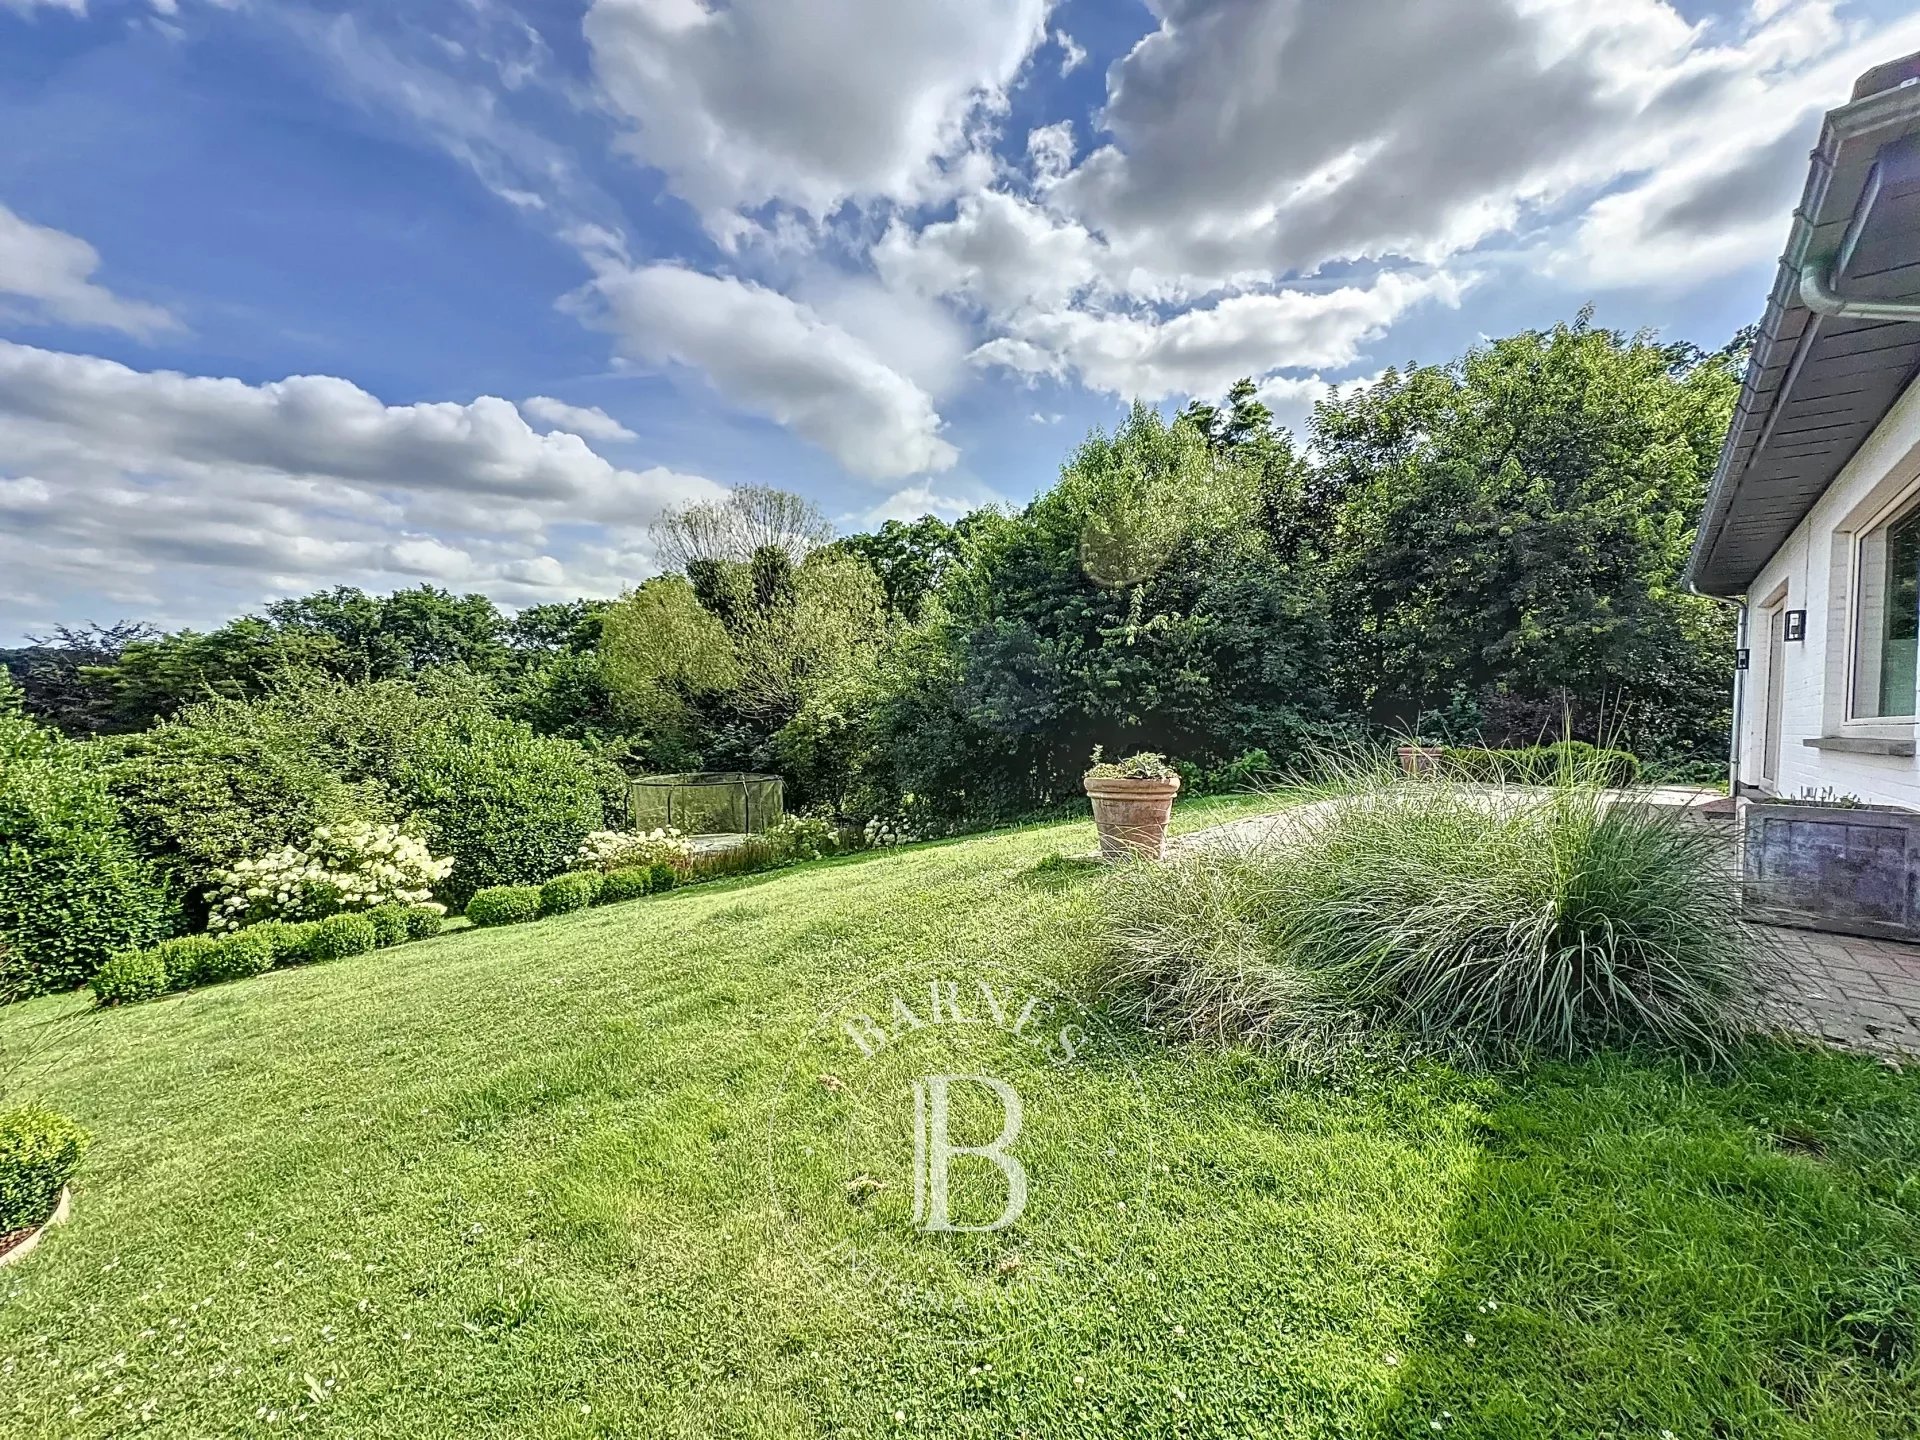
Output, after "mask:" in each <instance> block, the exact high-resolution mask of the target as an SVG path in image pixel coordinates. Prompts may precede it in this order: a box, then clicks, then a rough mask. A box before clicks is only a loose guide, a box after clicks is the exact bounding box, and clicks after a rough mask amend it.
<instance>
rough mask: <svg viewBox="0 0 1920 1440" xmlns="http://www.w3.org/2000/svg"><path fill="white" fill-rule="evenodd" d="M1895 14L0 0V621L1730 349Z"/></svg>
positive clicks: (617, 549)
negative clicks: (1122, 426) (1593, 319)
mask: <svg viewBox="0 0 1920 1440" xmlns="http://www.w3.org/2000/svg"><path fill="white" fill-rule="evenodd" d="M1907 8H1908V7H1904V6H1902V5H1898V4H1885V3H1857V4H1846V3H1829V0H1755V3H1750V4H1741V5H1729V6H1710V5H1705V4H1693V3H1689V4H1683V5H1680V6H1678V7H1677V8H1676V7H1675V6H1673V5H1669V4H1665V3H1659V0H1609V3H1607V4H1606V5H1594V4H1592V3H1589V0H1579V3H1575V0H1423V3H1422V4H1420V5H1419V6H1417V7H1410V6H1408V5H1407V4H1406V3H1404V0H1342V3H1339V4H1332V3H1327V0H1161V3H1158V4H1156V5H1155V6H1153V7H1148V6H1145V5H1130V4H1114V3H1095V0H1067V3H1063V4H1054V5H1048V4H1046V3H1044V0H974V3H970V4H968V5H964V6H956V5H952V4H919V3H908V0H809V4H807V5H805V6H796V5H793V4H791V3H789V0H732V3H730V4H721V3H718V0H710V3H703V0H593V3H591V4H586V3H583V0H574V3H558V0H552V3H526V4H513V3H508V0H420V3H409V4H407V5H405V6H377V7H375V6H364V7H362V6H353V5H344V4H338V3H333V4H324V3H316V4H301V3H294V0H287V3H266V0H224V3H216V0H0V134H5V135H7V136H9V137H11V139H12V141H13V142H14V143H10V144H8V145H6V146H5V147H4V148H0V643H8V642H11V641H12V640H13V639H15V638H16V637H17V636H19V635H21V634H25V633H28V632H33V631H36V630H41V629H44V628H46V627H47V626H49V625H51V624H52V623H54V622H56V621H79V620H83V619H95V620H101V621H106V620H112V619H117V618H121V617H138V618H146V619H151V620H155V621H158V622H160V623H163V624H167V625H180V624H195V625H206V624H209V623H213V622H217V621H218V620H220V619H221V618H224V617H225V616H227V615H229V614H232V613H235V612H237V611H239V610H242V609H245V608H249V607H252V606H255V605H257V604H258V603H259V602H261V601H262V600H265V599H268V598H271V597H272V596H274V595H277V594H285V593H297V592H300V591H304V590H308V589H313V588H316V587H318V586H320V585H323V584H332V583H336V582H341V583H353V584H361V585H365V586H368V587H369V588H378V589H385V588H391V587H393V586H397V585H405V584H417V583H420V582H422V581H427V582H430V583H435V584H442V585H446V586H448V587H449V588H452V589H455V590H465V589H479V590H483V591H485V592H487V593H489V594H492V595H493V596H495V598H497V599H499V600H500V601H502V602H503V603H505V604H509V605H521V604H527V603H532V602H535V601H540V600H547V599H557V598H566V597H570V596H573V595H578V594H617V593H618V592H619V590H620V589H621V588H622V587H624V586H626V585H631V584H633V583H635V582H636V581H638V580H640V579H642V578H644V576H645V575H646V574H647V573H649V571H650V569H651V566H652V562H651V558H650V551H649V544H648V537H647V527H648V525H649V523H650V522H651V521H652V520H653V519H654V518H655V517H656V516H657V515H658V514H659V512H660V509H661V508H662V507H663V506H665V505H670V504H676V503H684V502H686V501H689V500H697V499H700V498H704V497H707V496H710V495H712V494H715V493H717V491H718V488H719V487H724V486H726V485H730V484H739V483H744V482H753V483H767V484H775V485H781V486H785V487H788V488H792V489H796V490H800V491H802V492H804V493H806V494H808V495H810V496H813V497H814V498H816V499H817V500H818V501H819V502H820V503H821V505H822V506H823V508H824V509H825V510H826V511H827V512H828V513H829V514H830V515H832V516H833V517H834V518H835V519H836V520H837V521H838V522H839V523H841V524H842V525H843V526H845V527H848V528H855V527H859V526H863V525H868V524H872V523H876V522H877V521H878V520H879V519H880V518H883V517H885V516H888V515H899V516H910V515H913V514H918V513H921V512H922V511H924V510H929V509H930V510H933V511H935V512H937V513H942V514H947V515H953V514H956V513H958V512H960V511H961V510H963V509H965V508H969V507H971V506H973V505H977V504H982V503H991V502H996V501H1003V502H1012V503H1018V502H1021V501H1024V500H1025V499H1027V498H1028V497H1029V496H1031V495H1032V494H1033V493H1034V492H1035V491H1036V490H1038V489H1040V488H1042V487H1043V486H1045V485H1046V484H1047V483H1048V482H1049V481H1050V479H1051V478H1052V476H1053V474H1054V472H1055V471H1056V469H1057V467H1058V465H1059V462H1060V460H1061V458H1062V456H1063V454H1064V453H1065V452H1066V450H1067V449H1068V448H1069V447H1070V445H1071V444H1072V443H1073V441H1074V440H1075V439H1077V438H1078V437H1079V436H1080V435H1081V434H1082V433H1084V432H1085V430H1086V429H1087V428H1088V427H1090V426H1093V425H1102V424H1110V423H1112V421H1113V420H1114V418H1115V417H1116V416H1117V414H1118V413H1119V409H1120V407H1121V406H1122V405H1123V404H1124V403H1125V401H1126V399H1127V398H1129V397H1131V396H1134V395H1140V396H1144V397H1146V398H1148V399H1150V400H1153V401H1155V402H1157V403H1162V404H1166V405H1169V406H1173V405H1178V404H1180V403H1182V402H1183V401H1184V399H1185V397H1186V396H1187V395H1189V394H1193V393H1199V394H1202V395H1215V394H1218V393H1219V391H1220V390H1221V389H1223V388H1224V386H1225V384H1226V383H1228V382H1229V381H1231V380H1232V379H1233V378H1235V377H1236V376H1238V375H1242V374H1252V375H1255V376H1257V377H1259V378H1260V379H1261V380H1262V383H1263V386H1264V387H1265V388H1266V390H1267V392H1268V394H1269V396H1270V398H1271V401H1272V403H1273V405H1274V407H1275V409H1276V411H1277V412H1279V413H1280V414H1281V415H1283V416H1284V417H1288V418H1290V419H1294V420H1296V421H1297V420H1298V419H1300V418H1302V417H1304V415H1305V414H1306V412H1307V410H1308V409H1309V407H1310V405H1311V402H1312V400H1313V398H1314V397H1315V396H1316V395H1317V394H1319V393H1323V391H1324V387H1325V386H1326V385H1327V384H1329V383H1338V382H1340V381H1343V380H1352V379H1356V378H1364V377H1367V376H1370V375H1373V374H1376V373H1378V372H1379V371H1380V370H1381V369H1382V368H1383V367H1385V366H1386V365H1389V364H1397V363H1405V362H1407V361H1410V360H1412V361H1429V360H1440V359H1445V358H1447V357H1449V356H1451V355H1453V354H1456V353H1458V351H1459V350H1461V349H1462V348H1463V347H1465V346H1466V345H1469V344H1471V343H1473V342H1474V341H1475V340H1476V339H1477V338H1479V337H1481V336H1484V335H1493V334H1501V333H1506V332H1509V331H1512V330H1514V329H1517V328H1521V327H1524V326H1529V325H1538V324H1546V323H1550V322H1552V321H1554V320H1556V319H1562V318H1566V317H1568V316H1570V315H1571V314H1573V312H1574V311H1575V310H1576V309H1577V308H1578V307H1579V306H1580V305H1582V304H1583V303H1588V302H1591V303H1592V304H1594V306H1595V307H1596V313H1597V318H1598V320H1599V321H1600V323H1603V324H1607V325H1612V326H1617V327H1621V328H1627V329H1633V328H1638V327H1642V326H1653V327H1658V328H1659V329H1660V330H1662V331H1663V332H1664V333H1665V334H1667V335H1669V336H1672V337H1676V338H1686V339H1692V340H1695V341H1697V342H1699V343H1701V344H1703V345H1709V346H1711V345H1717V344H1719V343H1720V342H1721V341H1723V340H1724V339H1725V338H1726V337H1727V335H1729V334H1730V333H1731V332H1732V331H1733V330H1734V329H1735V328H1736V327H1737V326H1738V325H1740V324H1742V323H1744V322H1746V321H1747V320H1749V319H1751V318H1753V317H1754V316H1755V315H1756V314H1757V312H1758V311H1759V309H1760V307H1761V305H1762V302H1763V300H1764V296H1765V293H1766V289H1767V286H1768V284H1769V283H1770V279H1771V270H1772V265H1773V261H1774V258H1775V256H1776V254H1777V251H1778V248H1779V246H1780V244H1781V242H1782V240H1783V239H1784V237H1785V234H1786V229H1787V222H1788V215H1789V212H1790V209H1791V206H1792V204H1793V201H1794V199H1795V198H1796V196H1797V194H1798V190H1799V186H1800V184H1801V182H1802V180H1803V178H1804V174H1805V156H1806V151H1807V149H1808V147H1809V146H1810V145H1811V143H1812V140H1813V137H1814V135H1815V133H1816V132H1817V128H1818V121H1819V116H1820V114H1821V112H1822V111H1823V110H1825V109H1826V108H1829V107H1830V106H1832V105H1834V104H1837V103H1839V102H1840V101H1842V100H1844V98H1845V96H1846V92H1847V89H1848V86H1849V85H1850V83H1851V80H1852V77H1853V76H1854V75H1855V74H1857V73H1858V72H1859V71H1860V70H1863V69H1865V68H1866V67H1867V66H1868V65H1870V64H1872V63H1875V62H1877V61H1879V60H1883V59H1887V58H1890V57H1892V56H1894V55H1899V54H1903V53H1907V52H1909V51H1913V50H1916V49H1920V17H1916V16H1915V15H1913V14H1911V13H1905V14H1903V13H1902V12H1903V10H1905V9H1907ZM290 377H293V378H290Z"/></svg>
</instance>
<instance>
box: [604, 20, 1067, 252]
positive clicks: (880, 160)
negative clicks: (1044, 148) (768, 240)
mask: <svg viewBox="0 0 1920 1440" xmlns="http://www.w3.org/2000/svg"><path fill="white" fill-rule="evenodd" d="M1047 8H1048V0H971V3H968V4H959V5H956V4H910V3H901V0H813V3H809V4H805V5H796V4H793V3H791V0H733V3H731V4H727V5H720V4H708V3H703V0H595V3H594V4H593V6H592V8H591V9H589V11H588V12H587V17H586V37H587V43H588V45H589V46H590V48H591V51H592V58H593V69H594V74H595V76H596V77H597V78H598V80H599V82H600V85H601V87H602V88H603V90H604V91H605V93H606V95H607V97H608V99H609V100H610V101H611V103H612V104H613V105H614V106H615V107H616V108H617V109H618V110H619V111H620V112H621V113H622V114H623V115H624V116H626V117H627V118H628V119H630V120H631V121H632V122H633V127H634V128H633V131H632V135H631V145H632V148H633V150H634V152H635V153H636V154H637V155H638V156H639V157H640V158H642V159H643V160H645V161H646V163H648V164H650V165H654V166H657V167H658V168H659V169H661V170H662V171H664V172H665V174H666V176H667V178H668V181H669V183H670V184H671V185H672V186H673V188H674V190H675V191H676V192H677V193H678V194H679V195H680V196H681V197H682V198H684V199H686V200H687V201H688V202H689V203H690V204H692V205H693V206H694V208H695V209H696V210H698V211H700V212H701V214H702V215H703V216H704V217H705V218H706V220H707V223H708V225H709V226H710V227H711V228H713V229H714V230H715V231H716V233H722V234H725V233H730V232H731V231H732V230H734V229H735V228H736V227H737V224H738V219H737V216H736V215H735V214H734V212H737V211H739V210H742V209H752V208H753V207H756V206H760V205H763V204H766V203H768V202H770V201H782V202H785V203H787V204H789V205H792V206H794V207H796V208H797V209H799V210H802V211H805V212H808V213H809V214H811V215H814V216H825V215H827V214H829V213H831V212H832V211H833V210H835V209H836V208H837V207H838V206H839V205H840V204H841V203H842V202H844V201H846V200H849V199H855V198H864V197H876V198H883V199H890V200H899V201H915V200H920V199H924V198H927V197H928V196H929V195H932V194H934V193H937V192H939V191H940V190H941V189H942V187H943V185H947V184H950V183H951V182H950V180H949V179H948V178H947V176H946V168H947V166H948V164H949V162H952V161H953V160H954V159H955V158H956V157H959V156H962V155H964V154H966V153H967V152H968V151H969V150H970V149H971V146H970V141H969V135H968V122H969V119H970V117H972V116H973V115H975V113H976V112H978V111H981V110H982V109H987V110H991V109H994V108H996V107H997V106H999V105H1000V104H1001V103H1003V101H1004V96H1005V93H1006V90H1007V87H1008V86H1009V85H1010V84H1011V83H1012V82H1013V80H1014V78H1015V77H1016V76H1017V75H1018V74H1019V72H1020V67H1021V65H1022V64H1023V63H1024V62H1025V60H1026V58H1027V56H1028V55H1029V54H1031V53H1032V51H1033V50H1034V48H1035V47H1036V46H1037V45H1038V44H1039V43H1040V42H1041V41H1042V40H1043V39H1044V38H1045V36H1046V15H1047Z"/></svg>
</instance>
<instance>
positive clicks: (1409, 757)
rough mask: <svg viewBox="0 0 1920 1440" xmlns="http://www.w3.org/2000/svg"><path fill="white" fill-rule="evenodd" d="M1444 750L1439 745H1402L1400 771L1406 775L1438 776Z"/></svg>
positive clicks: (1444, 753)
mask: <svg viewBox="0 0 1920 1440" xmlns="http://www.w3.org/2000/svg"><path fill="white" fill-rule="evenodd" d="M1446 753H1447V752H1446V750H1445V749H1444V748H1443V747H1442V746H1439V745H1402V746H1401V747H1400V750H1399V754H1400V769H1401V770H1402V772H1404V773H1405V774H1408V775H1438V774H1439V773H1440V761H1441V760H1442V759H1443V758H1445V756H1446Z"/></svg>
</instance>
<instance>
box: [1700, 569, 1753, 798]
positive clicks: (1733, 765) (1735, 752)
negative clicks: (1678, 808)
mask: <svg viewBox="0 0 1920 1440" xmlns="http://www.w3.org/2000/svg"><path fill="white" fill-rule="evenodd" d="M1687 589H1689V590H1691V591H1692V592H1693V593H1694V594H1695V595H1700V596H1704V597H1705V598H1706V599H1708V600H1717V601H1719V602H1720V603H1721V604H1722V605H1731V606H1733V608H1734V609H1736V610H1738V611H1739V612H1740V623H1739V628H1738V629H1737V630H1736V631H1735V632H1734V635H1735V639H1734V642H1733V643H1734V655H1735V657H1736V661H1737V657H1738V655H1739V653H1740V651H1742V650H1744V649H1746V648H1747V602H1746V600H1745V599H1744V598H1742V599H1739V600H1733V599H1730V598H1728V597H1727V596H1725V595H1708V594H1707V592H1706V591H1704V590H1702V589H1701V588H1700V587H1699V586H1698V585H1696V584H1694V583H1693V581H1692V580H1691V579H1689V580H1688V581H1687ZM1746 697H1747V672H1746V671H1745V670H1742V669H1741V668H1740V667H1739V665H1738V663H1736V664H1735V666H1734V670H1733V739H1732V741H1731V742H1730V743H1729V744H1728V746H1727V794H1729V795H1731V796H1732V797H1733V798H1734V799H1736V800H1738V799H1739V798H1740V722H1741V721H1742V720H1743V719H1744V718H1745V710H1746V703H1745V702H1746Z"/></svg>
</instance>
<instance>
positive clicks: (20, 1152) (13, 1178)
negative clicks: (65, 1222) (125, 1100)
mask: <svg viewBox="0 0 1920 1440" xmlns="http://www.w3.org/2000/svg"><path fill="white" fill-rule="evenodd" d="M116 958H117V957H116ZM109 963H111V962H109ZM88 1140H89V1137H88V1135H87V1132H86V1131H85V1130H82V1129H81V1128H80V1127H79V1126H78V1125H76V1124H74V1123H73V1121H71V1120H69V1119H67V1117H66V1116H64V1115H57V1114H55V1113H54V1112H53V1111H51V1110H47V1109H43V1108H42V1107H40V1106H38V1105H26V1106H22V1107H21V1108H20V1109H17V1110H9V1111H7V1112H6V1113H4V1114H0V1234H4V1233H5V1232H6V1231H8V1230H24V1229H27V1228H28V1227H29V1226H33V1225H39V1224H41V1223H43V1222H44V1221H45V1220H46V1219H47V1217H48V1216H49V1215H51V1214H53V1212H54V1210H55V1209H57V1208H58V1207H59V1204H60V1192H61V1191H62V1190H63V1189H65V1188H66V1184H67V1182H68V1181H69V1180H71V1179H72V1178H73V1172H74V1171H75V1170H77V1169H79V1168H80V1157H81V1156H82V1155H84V1154H85V1153H86V1149H87V1144H88Z"/></svg>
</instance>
